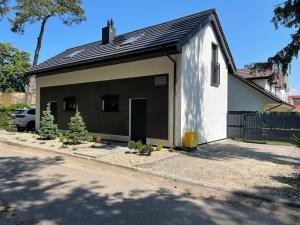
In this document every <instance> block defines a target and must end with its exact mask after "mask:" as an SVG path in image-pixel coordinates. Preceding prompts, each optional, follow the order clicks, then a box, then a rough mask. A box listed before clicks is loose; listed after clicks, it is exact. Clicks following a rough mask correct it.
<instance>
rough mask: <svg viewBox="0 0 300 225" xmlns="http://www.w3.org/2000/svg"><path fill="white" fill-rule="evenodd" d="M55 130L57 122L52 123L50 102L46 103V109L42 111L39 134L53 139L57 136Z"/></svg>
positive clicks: (44, 137) (56, 130) (47, 138)
mask: <svg viewBox="0 0 300 225" xmlns="http://www.w3.org/2000/svg"><path fill="white" fill-rule="evenodd" d="M57 132H58V129H57V124H55V123H54V116H52V115H51V110H50V104H48V105H47V108H46V111H44V112H43V116H42V120H41V123H40V130H39V135H40V136H41V138H43V139H46V140H53V139H55V138H56V137H57Z"/></svg>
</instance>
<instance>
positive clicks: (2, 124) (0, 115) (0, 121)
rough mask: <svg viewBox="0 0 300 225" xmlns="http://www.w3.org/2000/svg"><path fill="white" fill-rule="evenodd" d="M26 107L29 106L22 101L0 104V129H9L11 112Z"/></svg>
mask: <svg viewBox="0 0 300 225" xmlns="http://www.w3.org/2000/svg"><path fill="white" fill-rule="evenodd" d="M28 107H29V106H28V105H26V104H24V103H15V104H10V105H1V106H0V129H9V126H10V121H11V114H12V113H14V111H15V110H16V109H23V108H28Z"/></svg>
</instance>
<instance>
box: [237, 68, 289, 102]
mask: <svg viewBox="0 0 300 225" xmlns="http://www.w3.org/2000/svg"><path fill="white" fill-rule="evenodd" d="M236 73H237V74H238V75H239V76H241V77H243V78H245V79H247V80H250V81H252V82H254V83H256V84H257V85H259V86H261V87H262V88H264V89H265V90H266V91H268V92H270V93H272V94H273V95H275V96H277V97H278V98H280V99H281V100H283V101H285V102H287V101H288V93H289V85H288V75H286V74H284V73H282V72H281V71H279V70H278V69H272V70H250V69H239V70H237V72H236Z"/></svg>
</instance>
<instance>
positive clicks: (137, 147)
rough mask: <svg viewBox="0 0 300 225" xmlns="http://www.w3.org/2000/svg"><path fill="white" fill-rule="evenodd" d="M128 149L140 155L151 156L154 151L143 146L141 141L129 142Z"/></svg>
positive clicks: (149, 146) (147, 146)
mask: <svg viewBox="0 0 300 225" xmlns="http://www.w3.org/2000/svg"><path fill="white" fill-rule="evenodd" d="M128 148H129V149H130V150H133V151H135V152H138V153H139V154H141V155H151V153H152V152H153V151H154V148H153V147H152V146H151V145H148V144H146V145H143V143H142V142H141V141H129V142H128Z"/></svg>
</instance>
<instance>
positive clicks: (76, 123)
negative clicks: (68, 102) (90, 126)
mask: <svg viewBox="0 0 300 225" xmlns="http://www.w3.org/2000/svg"><path fill="white" fill-rule="evenodd" d="M86 136H87V130H86V125H85V123H84V122H83V119H82V117H81V116H80V113H79V112H77V113H76V114H75V116H73V117H71V119H70V122H69V130H68V132H67V133H66V139H67V141H68V142H69V143H71V144H79V143H80V141H84V140H86Z"/></svg>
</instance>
